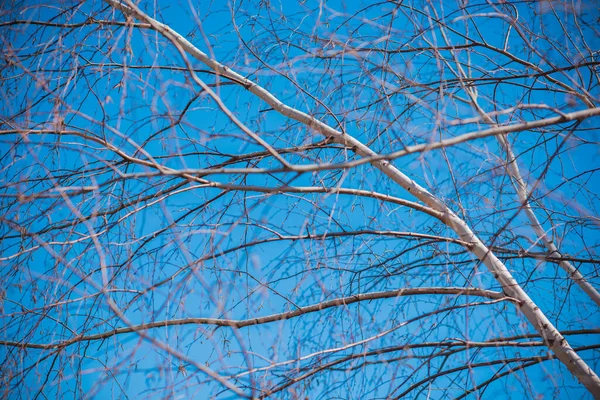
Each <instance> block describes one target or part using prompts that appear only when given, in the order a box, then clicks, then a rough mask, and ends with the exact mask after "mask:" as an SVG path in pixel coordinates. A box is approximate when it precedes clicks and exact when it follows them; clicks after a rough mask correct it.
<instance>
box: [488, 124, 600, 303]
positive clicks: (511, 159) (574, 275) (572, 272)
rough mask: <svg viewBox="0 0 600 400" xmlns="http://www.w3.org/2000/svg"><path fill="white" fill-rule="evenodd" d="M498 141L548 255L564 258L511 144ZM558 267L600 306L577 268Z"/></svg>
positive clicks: (563, 263)
mask: <svg viewBox="0 0 600 400" xmlns="http://www.w3.org/2000/svg"><path fill="white" fill-rule="evenodd" d="M497 137H498V141H499V142H500V145H501V146H502V148H503V149H504V151H505V152H506V155H507V158H508V160H507V163H508V165H507V168H508V171H509V173H510V175H511V178H512V179H513V181H514V183H515V188H516V191H517V196H518V197H519V201H520V202H521V205H522V207H523V211H524V212H525V215H526V216H527V218H528V219H529V222H530V223H531V227H532V229H533V231H534V232H535V234H536V235H537V237H538V238H539V239H540V240H541V241H542V243H543V244H544V246H545V247H546V249H547V250H548V255H549V256H551V257H562V254H561V253H560V252H559V251H558V247H557V246H556V244H555V243H554V241H553V240H552V238H551V236H549V235H547V234H546V232H545V230H544V228H543V227H542V224H540V221H539V220H538V218H537V216H536V215H535V212H534V211H533V209H532V208H531V205H530V203H529V190H528V188H527V183H525V181H524V180H523V177H522V175H521V171H520V170H519V165H518V164H517V160H516V157H515V155H514V153H513V151H512V148H511V146H510V143H509V142H508V140H507V139H506V137H505V136H504V135H499V136H497ZM558 265H559V266H560V267H561V268H562V269H563V270H564V271H565V272H566V273H567V274H568V275H569V277H570V278H571V279H573V280H574V281H575V283H576V284H577V285H579V287H580V288H581V289H582V290H583V291H584V292H585V293H586V294H587V295H588V296H590V298H591V299H592V300H593V301H594V302H595V303H596V304H597V305H598V306H600V293H598V291H597V290H596V288H594V287H593V286H592V285H591V284H590V283H589V282H588V281H587V279H585V277H584V276H583V275H582V274H581V272H579V270H578V269H577V268H575V267H574V266H573V264H571V263H570V262H569V261H560V262H559V263H558Z"/></svg>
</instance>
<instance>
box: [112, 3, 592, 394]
mask: <svg viewBox="0 0 600 400" xmlns="http://www.w3.org/2000/svg"><path fill="white" fill-rule="evenodd" d="M104 1H105V2H106V3H108V4H110V5H111V6H113V7H114V8H116V9H118V10H120V11H122V12H123V13H125V14H126V15H128V16H133V17H135V18H138V19H140V20H142V21H144V22H146V23H148V24H150V25H151V26H152V28H153V29H155V30H157V31H158V32H160V33H161V34H163V35H164V36H165V37H166V38H168V39H169V40H171V41H173V43H174V44H176V45H177V46H180V47H181V48H183V49H184V50H185V51H186V52H187V53H188V54H190V55H191V56H193V57H194V58H196V59H197V60H199V61H201V62H203V63H204V64H206V65H207V66H208V67H210V68H211V69H213V70H214V71H215V72H217V73H218V74H220V75H222V76H224V77H226V78H228V79H231V80H232V81H234V82H236V83H238V84H240V85H242V86H243V87H245V88H246V89H247V90H248V91H250V92H251V93H253V94H254V95H256V96H258V97H259V98H260V99H262V100H263V101H265V102H266V103H267V104H269V105H270V106H271V107H272V108H273V109H274V110H276V111H277V112H279V113H281V114H283V115H285V116H286V117H289V118H292V119H294V120H296V121H299V122H301V123H303V124H305V125H307V126H308V127H310V128H312V129H314V130H315V131H317V132H319V133H321V134H323V135H325V136H327V137H330V138H332V139H333V140H334V141H335V142H337V143H340V144H343V145H345V146H349V147H351V148H352V149H353V150H354V151H355V152H356V154H358V155H360V156H362V157H376V156H378V154H377V153H375V152H374V151H373V150H371V149H370V148H369V147H367V146H365V145H364V144H363V143H361V142H360V141H359V140H357V139H356V138H354V137H352V136H350V135H347V134H345V133H342V132H340V131H337V130H336V129H334V128H332V127H330V126H329V125H327V124H325V123H323V122H321V121H319V120H317V119H315V118H313V117H311V116H310V115H308V114H306V113H304V112H302V111H299V110H296V109H294V108H292V107H289V106H287V105H285V104H283V103H282V102H281V101H279V99H277V98H276V97H275V96H274V95H273V94H272V93H270V92H269V91H267V90H266V89H264V88H263V87H261V86H259V85H257V84H256V83H254V82H252V81H250V80H248V79H246V78H244V77H243V76H242V75H240V74H238V73H236V72H235V71H232V70H231V69H230V68H228V67H226V66H224V65H222V64H220V63H219V62H217V61H215V60H213V59H211V58H210V57H208V56H207V55H206V54H205V53H203V52H202V51H200V50H199V49H198V48H196V47H195V46H194V45H192V44H191V43H190V42H189V41H187V40H186V39H185V38H184V37H182V36H181V35H180V34H178V33H177V32H175V31H174V30H173V29H171V28H170V27H169V26H167V25H165V24H162V23H160V22H158V21H156V20H155V19H153V18H151V17H149V16H148V15H147V14H145V13H144V12H142V11H141V10H139V8H137V7H136V6H135V5H134V4H133V3H132V2H131V1H129V0H124V1H125V3H126V5H125V4H123V3H121V2H119V1H115V0H104ZM371 164H372V165H373V166H375V167H376V168H377V169H379V170H380V171H381V172H383V173H384V174H385V175H387V176H388V177H389V178H390V179H391V180H393V181H394V182H396V183H397V184H398V185H400V186H401V187H402V188H404V189H406V190H407V191H409V192H410V193H412V194H413V196H415V197H416V198H418V199H419V200H421V201H422V202H423V203H425V204H427V205H428V206H429V207H431V208H433V209H434V210H436V211H439V212H441V213H443V215H444V217H443V218H441V220H442V221H443V222H444V223H445V224H446V225H448V226H449V227H450V228H452V229H453V230H454V231H455V232H456V233H457V234H458V236H459V237H460V238H461V240H463V241H466V242H470V243H472V246H471V247H470V248H469V250H471V251H472V252H473V253H474V254H475V255H476V256H477V258H479V260H481V261H482V262H483V263H484V264H485V265H486V266H487V268H488V269H489V271H490V272H491V273H492V275H493V276H494V278H495V279H496V280H497V281H498V283H499V284H500V285H501V286H502V288H503V290H504V292H505V293H506V294H507V295H508V296H510V297H513V298H515V299H517V300H518V301H519V302H520V307H519V309H520V310H521V312H522V313H523V315H525V317H526V318H527V320H528V321H529V322H530V323H531V324H532V325H533V327H534V328H535V329H536V330H537V331H538V332H539V333H540V335H541V337H542V338H543V339H544V341H545V342H546V343H547V346H548V348H549V349H550V350H551V351H552V352H553V353H554V354H555V355H556V357H557V358H558V359H559V360H560V361H561V362H562V363H563V364H564V365H565V366H566V367H567V368H568V370H569V371H570V372H571V373H572V374H573V375H574V376H575V377H576V378H577V379H578V380H579V382H581V383H582V384H583V385H585V387H586V388H587V389H588V390H589V391H590V393H592V394H593V395H594V397H596V398H600V378H598V376H597V375H596V373H595V372H594V371H593V370H592V369H591V368H590V367H589V366H588V365H587V364H586V363H585V361H584V360H583V359H582V358H581V357H579V355H578V354H577V353H576V352H575V351H574V350H573V348H572V347H571V346H570V345H569V343H568V342H567V340H566V339H565V338H564V337H563V336H562V335H561V333H560V332H559V331H558V329H557V328H556V327H555V326H554V325H553V324H552V323H551V322H550V321H549V320H548V318H547V317H546V316H545V315H544V313H543V312H542V311H541V310H540V309H539V307H538V306H537V305H536V304H535V303H534V302H533V301H532V300H531V298H530V297H529V296H528V295H527V293H526V292H525V291H524V290H523V288H522V287H521V286H520V285H519V284H518V283H517V281H516V280H515V279H514V278H513V276H512V275H511V273H510V272H509V271H508V269H507V268H506V266H505V265H504V264H503V263H502V262H501V261H500V260H499V259H498V258H497V257H496V256H495V255H494V254H493V253H492V252H491V251H490V250H489V249H488V248H487V247H486V246H485V244H484V243H483V242H481V240H480V239H479V238H478V237H477V236H475V234H474V233H473V232H472V231H471V229H470V228H469V226H468V225H467V224H466V222H465V221H463V220H462V219H461V218H459V217H458V216H457V215H456V214H455V213H454V212H453V211H452V210H450V209H449V208H448V207H447V206H446V204H444V203H443V202H442V201H441V200H439V199H438V198H437V197H435V196H433V195H432V194H431V193H429V192H428V191H427V190H426V189H425V188H423V187H421V186H420V185H418V184H417V183H416V182H414V181H413V180H411V179H410V178H409V177H408V176H406V175H405V174H403V173H402V172H401V171H400V170H398V169H397V168H396V167H394V166H393V165H391V164H390V162H389V161H387V160H379V161H373V162H372V163H371Z"/></svg>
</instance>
